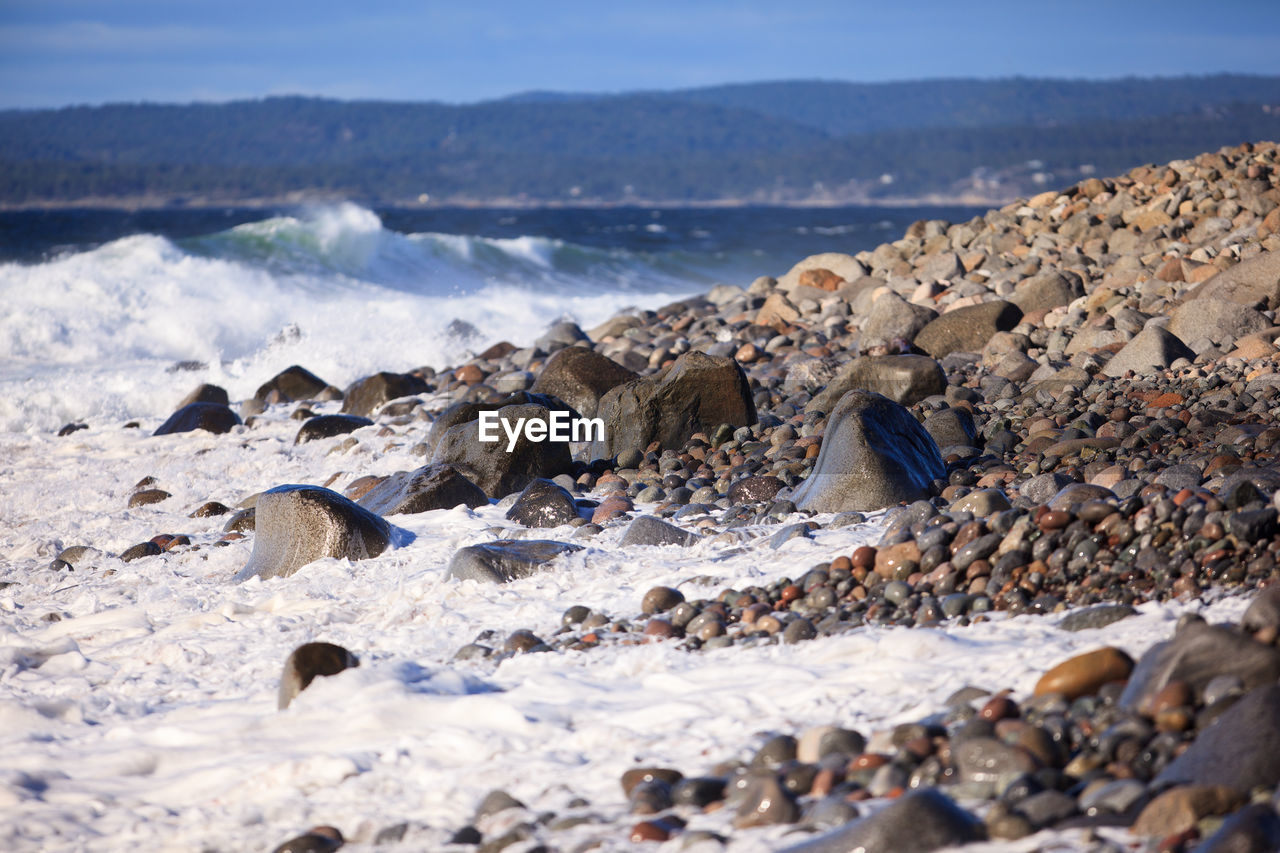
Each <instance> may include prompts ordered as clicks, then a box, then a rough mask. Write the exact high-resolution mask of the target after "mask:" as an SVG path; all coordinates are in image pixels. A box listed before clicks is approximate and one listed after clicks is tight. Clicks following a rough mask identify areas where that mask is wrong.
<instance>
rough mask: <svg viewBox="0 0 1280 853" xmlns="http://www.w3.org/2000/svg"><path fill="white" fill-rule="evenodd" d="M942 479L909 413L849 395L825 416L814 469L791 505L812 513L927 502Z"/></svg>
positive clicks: (864, 394)
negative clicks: (937, 480)
mask: <svg viewBox="0 0 1280 853" xmlns="http://www.w3.org/2000/svg"><path fill="white" fill-rule="evenodd" d="M945 475H946V467H945V466H944V465H943V463H942V456H941V455H940V454H939V452H938V445H937V444H936V443H935V442H934V440H933V439H932V438H931V437H930V436H929V433H927V432H926V431H925V429H924V427H923V426H921V425H920V422H919V421H917V420H916V419H915V418H914V417H912V415H911V413H910V412H908V411H907V410H906V409H904V408H903V407H902V406H900V405H898V404H897V403H895V402H893V401H892V400H890V399H889V398H887V397H885V396H883V395H881V394H875V393H872V392H869V391H862V390H854V391H850V392H849V393H847V394H845V395H844V397H842V398H841V400H840V402H839V404H837V405H836V407H835V410H834V411H832V412H831V414H830V415H829V416H828V417H827V428H826V433H825V438H824V439H823V442H822V449H821V450H820V451H819V453H818V461H817V464H816V465H815V466H814V469H813V473H811V474H810V475H809V477H808V478H807V479H806V480H805V481H804V483H802V484H801V485H800V487H799V488H798V489H797V490H796V493H795V497H794V499H793V500H794V501H795V504H796V506H797V507H799V508H800V509H805V510H810V511H812V512H848V511H858V512H870V511H872V510H878V509H883V508H885V507H890V506H893V505H895V504H898V503H901V502H903V501H915V500H920V499H922V498H927V497H928V496H929V489H930V485H931V484H932V482H933V480H935V479H938V478H941V477H943V476H945Z"/></svg>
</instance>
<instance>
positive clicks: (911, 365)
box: [804, 355, 947, 412]
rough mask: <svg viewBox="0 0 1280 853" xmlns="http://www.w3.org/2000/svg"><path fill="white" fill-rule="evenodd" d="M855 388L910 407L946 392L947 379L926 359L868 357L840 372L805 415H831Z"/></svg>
mask: <svg viewBox="0 0 1280 853" xmlns="http://www.w3.org/2000/svg"><path fill="white" fill-rule="evenodd" d="M855 388H862V389H864V390H866V391H874V392H876V393H877V394H883V395H884V396H886V397H888V398H889V399H890V400H892V401H893V402H895V403H901V404H902V405H904V406H910V405H911V404H912V403H918V402H919V401H921V400H923V399H924V398H925V397H929V396H932V395H934V394H941V393H943V392H944V391H946V390H947V375H946V373H944V372H943V370H942V366H941V365H940V364H938V362H936V361H934V360H933V359H931V358H929V357H928V356H925V355H866V356H862V357H861V358H855V359H854V360H853V361H851V362H849V363H848V364H846V365H845V366H844V367H842V368H840V372H839V373H837V374H836V375H835V376H834V377H832V379H831V381H830V382H828V383H827V387H825V388H824V389H822V390H821V391H819V392H818V393H817V394H814V395H813V399H811V400H810V401H809V402H808V403H807V404H806V405H805V407H804V410H805V411H806V412H830V411H831V410H832V409H834V408H835V406H836V403H838V402H840V398H841V397H843V396H844V395H845V394H847V393H849V392H850V391H852V390H853V389H855Z"/></svg>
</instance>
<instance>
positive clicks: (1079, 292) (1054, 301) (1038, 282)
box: [1009, 270, 1084, 314]
mask: <svg viewBox="0 0 1280 853" xmlns="http://www.w3.org/2000/svg"><path fill="white" fill-rule="evenodd" d="M1081 296H1084V283H1083V282H1082V281H1081V280H1080V276H1078V275H1076V274H1075V273H1073V272H1059V271H1057V270H1047V271H1045V272H1042V273H1040V274H1039V275H1034V276H1032V277H1031V278H1029V279H1027V280H1025V281H1021V282H1019V283H1018V285H1017V286H1016V287H1015V288H1014V290H1013V296H1011V297H1010V298H1009V301H1010V302H1012V303H1013V304H1014V305H1017V306H1018V308H1019V309H1021V310H1022V313H1024V314H1030V313H1032V312H1033V311H1043V310H1045V309H1049V308H1057V307H1058V306H1060V305H1070V304H1071V303H1072V302H1074V301H1075V300H1076V299H1079V298H1080V297H1081Z"/></svg>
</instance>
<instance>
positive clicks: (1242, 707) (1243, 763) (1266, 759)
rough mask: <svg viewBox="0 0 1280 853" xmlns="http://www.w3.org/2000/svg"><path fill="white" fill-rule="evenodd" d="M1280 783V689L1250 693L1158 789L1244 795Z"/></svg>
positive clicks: (1177, 762)
mask: <svg viewBox="0 0 1280 853" xmlns="http://www.w3.org/2000/svg"><path fill="white" fill-rule="evenodd" d="M1277 782H1280V685H1276V684H1274V683H1273V684H1269V685H1267V686H1265V687H1258V688H1256V689H1254V690H1251V691H1249V692H1248V693H1246V694H1245V695H1244V696H1243V697H1242V698H1241V699H1240V701H1239V702H1237V703H1236V704H1234V705H1232V706H1231V707H1230V708H1228V709H1227V710H1226V711H1224V712H1223V713H1222V716H1221V717H1219V718H1218V719H1217V720H1216V721H1215V722H1214V723H1213V725H1211V726H1209V727H1208V728H1206V729H1205V730H1204V731H1202V732H1201V733H1200V736H1199V737H1197V738H1196V739H1195V741H1193V742H1192V744H1191V746H1190V747H1189V748H1188V749H1187V751H1186V752H1184V753H1182V754H1181V755H1179V756H1178V757H1177V758H1176V759H1174V761H1173V763H1171V764H1170V765H1169V766H1168V767H1166V768H1165V769H1164V770H1162V771H1161V772H1160V775H1158V776H1156V778H1155V780H1154V781H1153V782H1152V783H1151V784H1152V785H1153V786H1156V787H1160V786H1164V785H1180V784H1192V785H1229V786H1231V787H1233V788H1238V789H1240V790H1242V791H1248V790H1249V789H1250V788H1253V787H1257V786H1266V787H1268V788H1271V787H1274V786H1275V785H1276V783H1277Z"/></svg>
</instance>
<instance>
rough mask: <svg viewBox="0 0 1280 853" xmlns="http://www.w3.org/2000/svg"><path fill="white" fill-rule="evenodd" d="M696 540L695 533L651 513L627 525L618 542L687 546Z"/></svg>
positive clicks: (624, 544)
mask: <svg viewBox="0 0 1280 853" xmlns="http://www.w3.org/2000/svg"><path fill="white" fill-rule="evenodd" d="M697 541H698V535H697V534H696V533H690V532H689V531H687V530H682V529H681V528H679V527H676V526H675V525H674V524H668V523H667V522H665V521H663V520H662V519H660V518H654V517H653V516H652V515H642V516H640V517H639V518H637V519H636V520H635V521H633V522H631V524H630V525H628V527H627V532H626V533H623V534H622V539H620V540H619V541H618V544H619V545H621V546H623V547H626V546H628V545H679V546H681V547H682V548H687V547H689V546H690V545H692V544H693V543H695V542H697Z"/></svg>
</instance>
